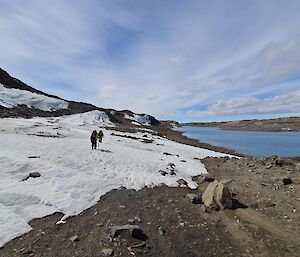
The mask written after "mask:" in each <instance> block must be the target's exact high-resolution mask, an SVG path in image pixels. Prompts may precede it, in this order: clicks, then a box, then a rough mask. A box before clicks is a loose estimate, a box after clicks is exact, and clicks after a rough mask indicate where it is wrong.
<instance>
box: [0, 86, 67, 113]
mask: <svg viewBox="0 0 300 257" xmlns="http://www.w3.org/2000/svg"><path fill="white" fill-rule="evenodd" d="M21 104H25V105H27V106H28V107H29V108H35V109H39V110H43V111H57V110H60V109H68V105H69V104H68V103H67V102H66V101H64V100H60V99H56V98H53V97H48V96H45V95H40V94H37V93H32V92H29V91H27V90H20V89H16V88H6V87H4V86H3V85H2V84H0V105H1V106H4V107H6V108H14V107H16V106H17V105H21Z"/></svg>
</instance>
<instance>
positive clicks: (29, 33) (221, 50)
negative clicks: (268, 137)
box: [0, 0, 300, 116]
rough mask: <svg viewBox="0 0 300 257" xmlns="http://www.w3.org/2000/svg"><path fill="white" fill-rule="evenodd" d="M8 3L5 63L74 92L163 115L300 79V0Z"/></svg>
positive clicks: (31, 78) (23, 75) (290, 86)
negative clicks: (290, 79)
mask: <svg viewBox="0 0 300 257" xmlns="http://www.w3.org/2000/svg"><path fill="white" fill-rule="evenodd" d="M0 4H1V6H2V7H3V8H2V11H1V10H0V33H1V46H2V48H1V49H0V60H1V64H0V65H2V67H3V68H5V69H6V70H7V71H8V72H10V73H11V74H12V75H14V76H16V77H18V78H20V79H22V80H24V81H25V82H28V83H29V84H32V85H33V86H36V87H37V88H39V89H41V90H46V91H48V92H50V93H53V94H61V96H62V97H65V98H67V99H75V100H81V101H91V102H92V103H94V104H96V105H99V106H101V107H112V108H117V109H131V110H133V111H135V112H140V113H141V112H145V113H150V114H154V115H158V116H163V115H166V114H170V113H176V114H177V113H182V111H181V110H182V109H184V110H189V111H190V112H193V111H197V106H199V105H209V106H214V104H215V105H217V104H218V103H223V102H226V101H228V99H230V98H233V99H256V96H257V95H259V94H265V95H268V94H269V95H274V94H276V95H278V97H280V95H283V94H285V93H286V92H289V91H295V90H297V89H298V88H299V84H297V83H295V82H288V81H283V82H280V81H281V80H288V79H289V78H290V77H293V76H295V75H296V74H297V73H298V72H299V71H300V63H299V60H300V51H299V42H300V36H299V35H300V20H299V19H298V10H299V8H300V3H298V2H297V1H280V0H278V1H276V3H274V1H271V0H269V1H259V0H257V1H251V2H249V3H246V2H244V1H226V3H225V2H224V3H223V2H220V1H209V3H208V2H207V1H192V0H191V1H183V2H181V1H180V2H176V3H175V2H174V1H158V0H157V1H156V0H153V1H150V2H144V1H131V0H127V1H78V0H75V1H71V0H64V1H58V0H54V1H51V2H49V1H43V0H42V1H34V0H31V1H27V2H26V8H24V3H23V1H21V0H19V1H17V0H15V1H5V0H0ZM274 13H275V14H276V17H275V16H274ZM254 17H255V18H254ZM248 108H250V107H248ZM290 109H291V108H290ZM243 110H244V111H245V112H246V113H248V112H249V111H247V108H246V107H245V108H243ZM291 110H292V109H291ZM207 111H208V110H207ZM251 112H252V111H251ZM183 114H184V113H183Z"/></svg>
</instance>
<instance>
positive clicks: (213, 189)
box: [202, 180, 232, 209]
mask: <svg viewBox="0 0 300 257" xmlns="http://www.w3.org/2000/svg"><path fill="white" fill-rule="evenodd" d="M202 202H203V203H204V205H205V206H206V207H207V208H210V209H232V194H231V192H230V190H229V189H228V188H227V187H226V186H225V185H224V184H223V183H221V182H219V181H218V180H215V181H214V182H211V183H210V184H209V185H208V186H207V188H206V189H205V191H204V193H203V195H202Z"/></svg>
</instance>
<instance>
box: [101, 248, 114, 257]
mask: <svg viewBox="0 0 300 257" xmlns="http://www.w3.org/2000/svg"><path fill="white" fill-rule="evenodd" d="M101 253H102V255H103V256H112V255H113V254H114V250H113V249H111V248H104V249H103V250H102V251H101Z"/></svg>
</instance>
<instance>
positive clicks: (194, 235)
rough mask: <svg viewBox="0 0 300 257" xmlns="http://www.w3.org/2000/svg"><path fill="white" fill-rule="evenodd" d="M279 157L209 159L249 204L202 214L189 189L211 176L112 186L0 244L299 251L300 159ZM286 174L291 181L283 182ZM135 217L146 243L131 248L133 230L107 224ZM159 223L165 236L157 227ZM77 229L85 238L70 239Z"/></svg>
mask: <svg viewBox="0 0 300 257" xmlns="http://www.w3.org/2000/svg"><path fill="white" fill-rule="evenodd" d="M277 160H279V161H276V158H273V159H272V158H271V159H267V160H262V159H251V158H242V159H240V160H238V159H228V158H205V159H204V160H203V162H204V163H205V165H206V167H207V169H208V171H209V172H210V173H211V174H213V175H214V176H215V177H216V178H217V179H226V178H231V179H232V180H233V181H232V182H231V183H229V184H228V187H229V188H230V189H231V190H232V191H233V192H234V193H235V194H237V195H236V196H235V198H236V199H237V201H239V202H240V203H241V204H244V205H247V206H249V208H237V209H235V210H224V211H218V212H216V211H213V212H211V213H204V212H203V211H202V210H201V208H200V206H201V205H200V204H192V203H190V202H189V201H188V200H187V199H186V198H185V195H186V194H187V193H190V192H192V193H196V194H199V195H201V194H202V193H203V191H204V190H205V188H206V186H207V185H208V182H204V183H201V184H200V185H199V187H198V189H197V190H191V189H188V188H168V187H166V186H161V187H156V188H144V189H142V190H140V191H133V190H126V189H119V190H113V191H111V192H109V193H107V194H106V195H105V196H103V197H101V199H100V200H99V202H98V203H97V204H96V205H95V206H93V207H91V208H90V209H88V210H86V211H84V212H82V213H81V214H80V215H78V216H74V217H71V218H69V219H67V222H66V223H65V224H61V225H55V223H56V222H57V221H58V220H59V219H60V218H61V217H62V214H59V213H56V214H53V215H50V216H48V217H45V218H42V219H36V220H33V221H31V222H30V225H31V226H32V227H33V230H32V231H31V232H29V233H28V234H26V235H23V236H21V237H19V238H16V239H14V240H13V241H11V242H10V243H8V244H7V245H6V246H5V247H3V248H1V249H0V256H1V257H2V256H3V257H13V256H39V257H42V256H47V257H50V256H56V257H60V256H65V257H68V256H86V257H88V256H89V257H92V256H102V253H101V251H102V249H103V248H112V249H114V256H131V254H132V255H133V254H134V255H135V256H166V257H167V256H172V257H173V256H178V257H179V256H180V257H181V256H191V257H194V256H195V257H196V256H220V257H225V256H249V257H250V256H264V257H284V256H288V257H291V256H300V236H299V233H297V232H298V231H299V228H300V216H299V210H300V208H299V207H300V201H299V200H300V195H299V190H300V184H298V183H299V179H300V176H299V167H300V163H299V162H296V161H293V160H286V159H285V160H284V161H282V160H281V159H277ZM270 166H272V167H270ZM250 170H251V171H250ZM287 176H289V177H291V178H292V180H293V183H292V184H290V185H283V184H282V178H283V177H287ZM195 179H196V178H195ZM275 189H276V190H275ZM274 203H275V205H274ZM250 206H251V207H250ZM135 217H138V218H139V219H140V222H138V221H136V224H138V225H139V226H140V227H141V228H142V229H143V231H144V232H145V234H146V235H147V236H148V240H147V244H148V245H146V246H143V247H139V248H135V249H133V250H132V253H130V252H129V250H128V249H127V247H129V246H131V245H134V244H137V243H140V242H139V241H138V240H136V239H133V238H131V237H130V236H128V235H127V233H123V234H121V235H120V236H119V237H118V238H117V239H116V240H115V241H111V240H110V238H109V236H108V230H107V227H108V225H110V224H114V225H123V224H127V223H128V219H134V218H135ZM158 226H162V227H163V229H164V230H165V234H164V235H160V234H159V233H158V231H157V228H158ZM75 235H77V236H78V238H79V241H77V242H72V241H71V240H70V238H71V237H72V236H75Z"/></svg>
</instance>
